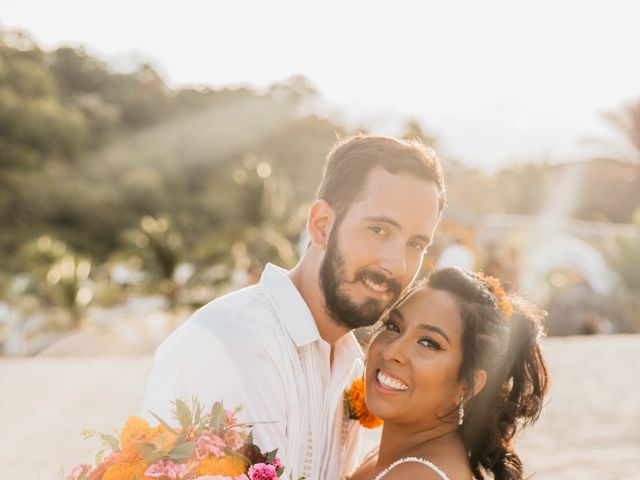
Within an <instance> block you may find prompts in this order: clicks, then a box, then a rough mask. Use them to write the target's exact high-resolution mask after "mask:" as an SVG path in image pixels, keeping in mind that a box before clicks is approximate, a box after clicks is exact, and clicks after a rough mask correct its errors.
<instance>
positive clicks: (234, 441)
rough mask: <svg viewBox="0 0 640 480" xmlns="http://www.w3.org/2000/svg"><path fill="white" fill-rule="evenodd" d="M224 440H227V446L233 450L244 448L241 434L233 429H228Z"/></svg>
mask: <svg viewBox="0 0 640 480" xmlns="http://www.w3.org/2000/svg"><path fill="white" fill-rule="evenodd" d="M224 441H225V442H227V446H228V447H229V448H230V449H231V450H238V449H240V448H242V446H243V445H244V442H243V441H242V437H241V436H240V434H239V433H238V432H236V431H233V430H227V431H226V432H225V434H224Z"/></svg>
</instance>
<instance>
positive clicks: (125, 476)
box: [102, 460, 147, 480]
mask: <svg viewBox="0 0 640 480" xmlns="http://www.w3.org/2000/svg"><path fill="white" fill-rule="evenodd" d="M146 469H147V465H146V464H145V463H144V461H142V460H139V461H137V462H135V463H115V464H113V465H111V466H110V467H109V468H107V470H106V471H105V472H104V475H103V476H102V480H147V477H145V476H144V472H145V470H146Z"/></svg>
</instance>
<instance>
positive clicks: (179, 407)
mask: <svg viewBox="0 0 640 480" xmlns="http://www.w3.org/2000/svg"><path fill="white" fill-rule="evenodd" d="M175 405H176V408H175V412H174V413H175V416H176V418H177V419H178V422H180V426H181V427H182V428H183V430H186V431H187V432H188V431H190V430H191V426H192V425H191V411H190V410H189V407H188V406H187V404H186V403H185V402H184V401H183V400H180V399H178V400H176V401H175Z"/></svg>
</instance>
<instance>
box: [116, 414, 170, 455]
mask: <svg viewBox="0 0 640 480" xmlns="http://www.w3.org/2000/svg"><path fill="white" fill-rule="evenodd" d="M159 435H160V436H163V437H165V438H164V441H165V444H167V443H171V441H173V443H175V435H173V434H172V433H170V432H167V430H166V429H165V428H164V427H163V426H162V425H158V426H157V427H153V428H152V427H150V426H149V424H148V423H147V421H146V420H145V419H144V418H141V417H135V416H131V417H129V418H127V422H126V423H125V425H124V428H123V429H122V432H120V448H121V449H122V450H128V449H129V447H131V446H133V445H135V444H137V443H141V442H146V441H150V440H153V439H155V438H156V437H157V436H159ZM173 443H171V446H172V445H173ZM169 448H171V447H169Z"/></svg>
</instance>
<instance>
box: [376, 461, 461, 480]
mask: <svg viewBox="0 0 640 480" xmlns="http://www.w3.org/2000/svg"><path fill="white" fill-rule="evenodd" d="M407 462H417V463H421V464H423V465H424V466H426V467H429V468H430V469H431V470H433V471H434V472H436V473H437V474H438V475H439V476H440V478H442V480H449V477H447V475H446V474H445V473H444V472H443V471H442V470H440V469H439V468H438V467H436V466H435V465H434V464H433V463H431V462H430V461H429V460H425V459H424V458H418V457H405V458H401V459H400V460H397V461H395V462H393V463H392V464H391V465H389V466H388V467H387V468H385V469H384V470H383V471H382V472H380V473H379V474H378V476H377V477H376V478H375V479H374V480H380V479H381V478H382V477H384V476H385V475H386V474H387V473H389V471H390V470H391V469H392V468H394V467H396V466H398V465H400V464H401V463H407Z"/></svg>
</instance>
